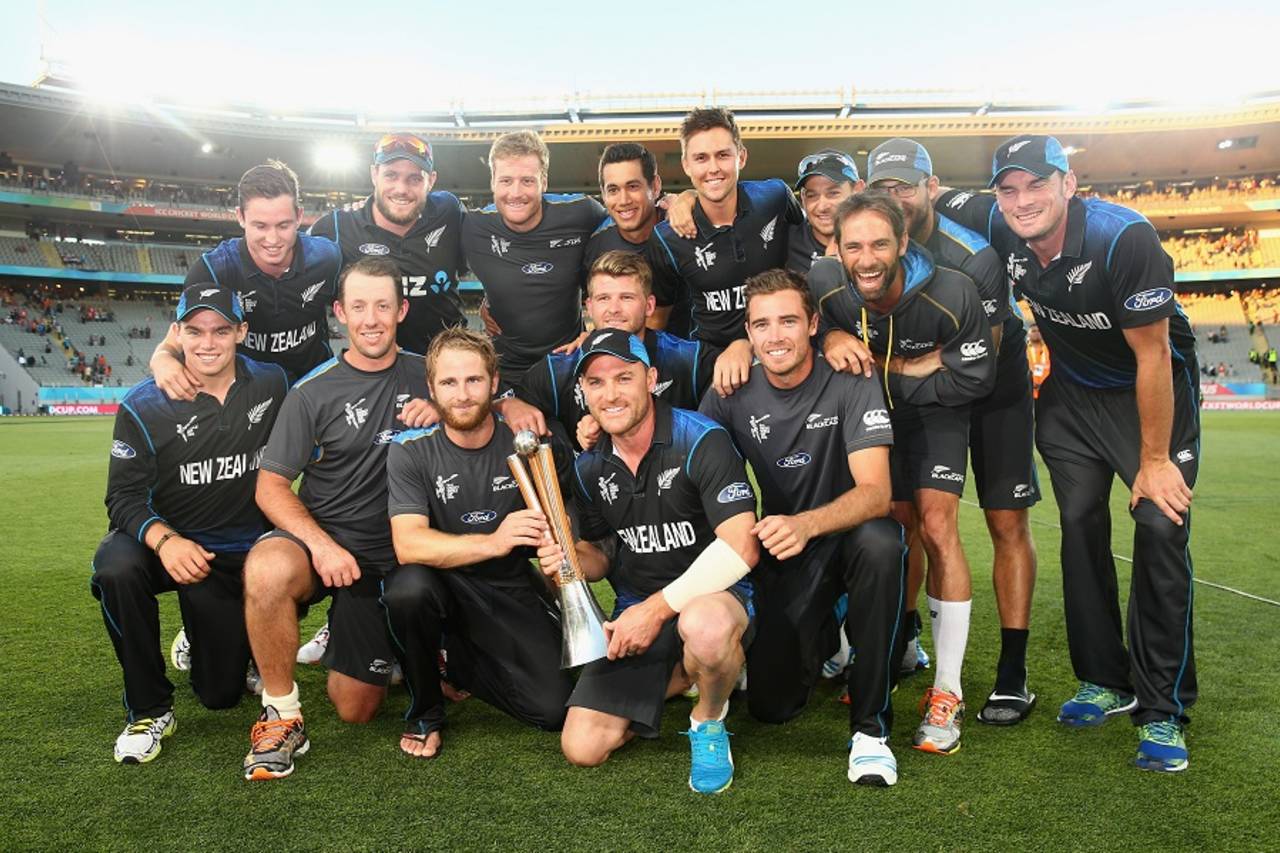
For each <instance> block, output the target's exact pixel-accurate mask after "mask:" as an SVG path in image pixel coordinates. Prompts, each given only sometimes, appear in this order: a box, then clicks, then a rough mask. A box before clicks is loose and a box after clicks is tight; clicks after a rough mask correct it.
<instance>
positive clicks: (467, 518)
mask: <svg viewBox="0 0 1280 853" xmlns="http://www.w3.org/2000/svg"><path fill="white" fill-rule="evenodd" d="M497 517H498V514H497V513H496V512H494V511H493V510H491V509H477V510H473V511H471V512H468V513H466V514H464V515H463V516H462V523H463V524H488V523H489V522H491V521H493V520H494V519H495V518H497Z"/></svg>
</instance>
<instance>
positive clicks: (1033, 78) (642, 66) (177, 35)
mask: <svg viewBox="0 0 1280 853" xmlns="http://www.w3.org/2000/svg"><path fill="white" fill-rule="evenodd" d="M4 5H5V11H4V14H3V26H2V27H0V80H3V81H5V82H10V83H22V84H30V83H31V82H32V80H34V78H35V77H36V75H37V73H38V71H39V68H40V64H39V58H40V51H41V46H42V45H43V46H44V50H45V53H46V55H48V56H52V57H55V58H58V59H64V60H69V61H72V62H74V63H75V64H76V65H77V66H78V67H80V68H81V69H82V73H83V74H84V75H85V76H86V77H87V78H88V79H90V80H93V81H95V82H96V84H97V85H98V86H99V87H100V88H108V89H113V90H115V91H116V92H117V93H119V94H128V95H130V96H141V95H144V94H146V93H147V92H148V91H150V92H151V93H153V94H166V93H172V92H173V91H174V90H175V89H180V90H182V91H184V92H185V93H186V94H187V95H188V97H197V98H199V99H201V100H206V101H207V100H215V99H222V100H225V101H237V102H241V103H243V102H245V101H251V102H254V103H259V104H262V105H264V106H280V107H287V106H321V105H323V106H333V107H353V106H359V107H364V108H366V109H368V110H371V111H378V110H381V109H386V108H391V107H397V108H399V109H400V110H404V109H405V108H406V107H408V108H412V107H419V108H430V107H435V106H442V105H445V104H447V103H449V102H450V101H451V100H461V101H463V102H464V103H465V104H467V105H468V106H475V105H477V104H480V103H484V102H490V101H497V102H500V103H503V104H515V103H518V102H519V101H520V100H521V99H522V98H527V97H529V96H541V97H546V98H556V97H559V96H562V95H565V94H568V93H572V92H575V91H580V92H584V93H586V92H590V93H595V94H606V93H608V94H617V93H655V92H691V91H692V92H696V91H701V90H704V89H712V88H716V89H721V90H798V89H828V88H838V87H841V86H845V87H852V86H857V87H858V88H860V89H883V88H889V89H939V88H951V89H955V88H971V89H978V90H983V91H991V90H1007V89H1010V88H1019V89H1024V90H1029V91H1031V92H1036V93H1041V94H1044V95H1045V96H1046V97H1049V98H1052V99H1054V100H1057V101H1058V102H1070V103H1079V104H1081V105H1082V106H1094V105H1101V104H1102V103H1105V102H1106V101H1108V100H1115V99H1117V98H1121V99H1123V98H1125V97H1142V96H1145V97H1157V98H1169V99H1178V100H1185V101H1188V102H1206V101H1212V100H1218V99H1221V98H1223V97H1228V96H1230V95H1235V94H1244V93H1252V92H1260V91H1267V90H1276V89H1280V64H1278V63H1276V62H1274V57H1273V56H1272V55H1271V54H1270V50H1271V47H1270V45H1269V44H1268V43H1267V42H1268V41H1269V39H1270V38H1271V37H1272V35H1273V34H1274V33H1275V32H1276V31H1277V24H1280V3H1276V2H1274V0H1270V2H1266V1H1265V0H1242V2H1239V3H1235V4H1232V5H1231V6H1230V7H1228V8H1224V9H1223V10H1222V11H1221V12H1211V11H1208V7H1207V6H1206V4H1205V3H1204V2H1195V3H1191V2H1177V0H1166V2H1149V1H1148V0H1138V2H1125V0H1070V2H1059V3H1044V4H1042V3H1035V2H1028V0H1019V2H1010V0H994V2H989V3H986V4H982V3H956V2H954V0H949V2H940V0H917V2H915V3H903V2H900V0H880V2H835V3H822V4H819V3H814V2H810V3H803V2H801V3H796V2H791V3H786V2H772V3H762V2H756V0H738V2H735V0H729V1H728V2H717V3H706V4H698V3H696V2H689V0H683V2H668V0H654V2H647V3H643V4H634V3H609V2H607V1H606V2H598V3H590V4H588V3H582V4H570V3H539V2H533V0H522V2H508V1H507V0H485V2H467V0H419V2H416V3H399V4H388V3H376V2H351V0H342V2H330V0H310V2H274V3H273V2H264V0H256V1H255V2H244V1H243V0H216V2H212V3H185V2H172V0H165V1H164V2H142V0H116V1H115V2H110V3H104V2H101V0H93V2H90V1H89V0H41V1H40V2H38V0H10V2H6V3H5V4H4ZM978 10H981V11H980V12H979V11H978ZM391 81H407V83H406V84H400V85H397V84H395V83H392V82H391Z"/></svg>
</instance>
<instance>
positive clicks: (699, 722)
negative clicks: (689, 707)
mask: <svg viewBox="0 0 1280 853" xmlns="http://www.w3.org/2000/svg"><path fill="white" fill-rule="evenodd" d="M727 716H729V700H728V699H726V700H724V707H723V708H721V709H720V716H718V717H716V721H717V722H721V723H723V722H724V718H725V717H727ZM705 722H706V720H695V719H694V718H693V714H690V715H689V728H691V729H696V728H697V727H698V726H700V725H702V724H703V723H705Z"/></svg>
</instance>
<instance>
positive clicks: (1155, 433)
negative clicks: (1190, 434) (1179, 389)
mask: <svg viewBox="0 0 1280 853" xmlns="http://www.w3.org/2000/svg"><path fill="white" fill-rule="evenodd" d="M1134 396H1135V397H1136V399H1137V403H1138V425H1139V428H1140V429H1141V435H1142V449H1141V455H1140V457H1139V464H1142V463H1145V462H1158V461H1162V460H1167V459H1168V458H1169V439H1170V436H1171V435H1172V433H1173V383H1172V381H1170V376H1169V362H1168V360H1167V359H1166V360H1165V361H1163V362H1161V361H1160V360H1158V359H1150V360H1148V359H1139V361H1138V376H1137V381H1136V386H1135V388H1134Z"/></svg>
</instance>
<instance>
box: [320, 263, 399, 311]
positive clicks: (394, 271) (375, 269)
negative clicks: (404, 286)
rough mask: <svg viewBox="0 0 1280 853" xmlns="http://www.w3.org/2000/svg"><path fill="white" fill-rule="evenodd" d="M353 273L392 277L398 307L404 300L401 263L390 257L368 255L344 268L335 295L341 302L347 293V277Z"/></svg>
mask: <svg viewBox="0 0 1280 853" xmlns="http://www.w3.org/2000/svg"><path fill="white" fill-rule="evenodd" d="M352 273H360V274H361V275H367V276H369V277H370V278H389V279H391V283H392V284H393V285H395V291H396V307H397V308H398V307H399V306H400V305H401V304H402V303H403V302H404V291H402V290H401V289H400V265H399V264H397V263H396V262H395V261H393V260H391V259H390V258H379V257H375V256H373V255H368V256H366V257H363V258H361V259H360V260H358V261H356V262H355V263H354V264H350V265H349V266H345V267H343V268H342V273H341V274H340V275H339V276H338V293H337V295H336V297H335V298H336V299H337V300H338V302H339V303H341V302H342V297H343V295H344V294H345V293H346V288H347V277H348V276H350V275H351V274H352Z"/></svg>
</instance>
